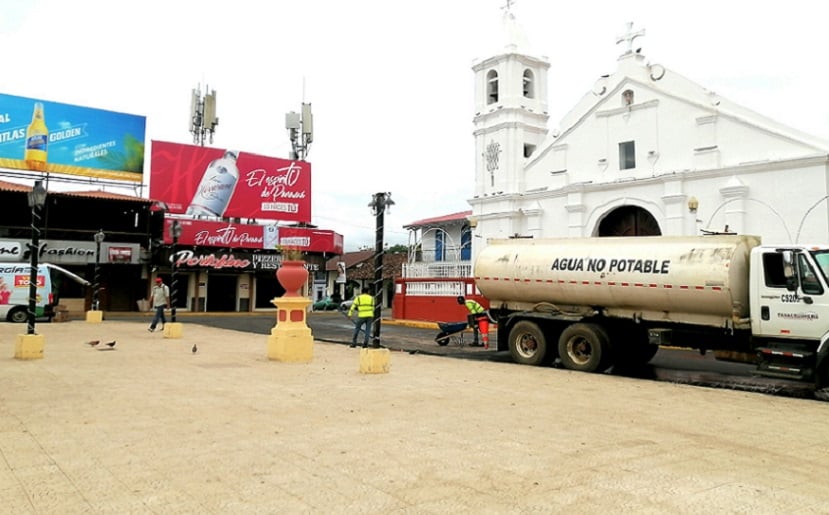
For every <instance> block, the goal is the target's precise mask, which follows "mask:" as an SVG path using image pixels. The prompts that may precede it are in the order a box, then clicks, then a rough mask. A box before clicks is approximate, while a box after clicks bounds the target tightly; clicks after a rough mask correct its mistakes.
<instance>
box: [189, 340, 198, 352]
mask: <svg viewBox="0 0 829 515" xmlns="http://www.w3.org/2000/svg"><path fill="white" fill-rule="evenodd" d="M190 350H192V351H193V354H195V353H196V352H198V351H199V348H198V347H196V344H195V343H194V344H193V348H192V349H190Z"/></svg>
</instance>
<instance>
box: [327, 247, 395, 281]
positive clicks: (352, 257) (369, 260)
mask: <svg viewBox="0 0 829 515" xmlns="http://www.w3.org/2000/svg"><path fill="white" fill-rule="evenodd" d="M407 259H408V258H407V255H406V254H400V253H386V254H383V277H384V278H386V279H394V278H398V277H400V276H401V275H402V274H403V264H404V263H405V262H406V261H407ZM341 261H342V262H345V269H346V276H347V277H348V278H349V279H373V278H374V250H360V251H357V252H346V253H345V254H343V255H342V256H338V257H335V258H331V259H329V260H328V261H326V263H325V270H326V271H327V272H335V271H336V270H337V263H338V262H341Z"/></svg>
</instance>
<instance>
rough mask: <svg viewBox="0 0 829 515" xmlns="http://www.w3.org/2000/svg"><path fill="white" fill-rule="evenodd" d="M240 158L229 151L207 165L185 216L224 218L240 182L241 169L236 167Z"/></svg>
mask: <svg viewBox="0 0 829 515" xmlns="http://www.w3.org/2000/svg"><path fill="white" fill-rule="evenodd" d="M238 157H239V152H238V151H236V150H227V151H226V152H225V153H224V155H223V156H222V157H220V158H218V159H214V160H213V161H211V162H210V164H209V165H207V168H206V169H205V170H204V175H202V178H201V182H199V187H198V188H196V193H195V194H194V195H193V200H192V201H191V202H190V206H189V207H188V208H187V211H186V212H185V214H188V215H193V216H203V215H206V216H216V217H219V218H221V217H222V216H224V214H225V210H226V209H227V206H228V204H230V198H231V197H232V196H233V190H235V189H236V182H237V181H238V180H239V168H237V167H236V158H238Z"/></svg>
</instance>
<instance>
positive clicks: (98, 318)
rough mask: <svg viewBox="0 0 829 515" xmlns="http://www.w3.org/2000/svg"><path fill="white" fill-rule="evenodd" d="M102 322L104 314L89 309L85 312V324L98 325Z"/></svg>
mask: <svg viewBox="0 0 829 515" xmlns="http://www.w3.org/2000/svg"><path fill="white" fill-rule="evenodd" d="M103 320H104V312H103V311H96V310H94V309H91V310H89V311H87V312H86V323H87V324H100V323H101V322H103Z"/></svg>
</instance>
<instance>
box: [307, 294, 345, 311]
mask: <svg viewBox="0 0 829 515" xmlns="http://www.w3.org/2000/svg"><path fill="white" fill-rule="evenodd" d="M339 307H340V303H339V302H336V301H334V300H333V299H331V297H325V298H324V299H321V300H318V301H316V302H314V303H313V304H312V305H311V309H313V310H314V311H334V310H335V309H337V308H339Z"/></svg>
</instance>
